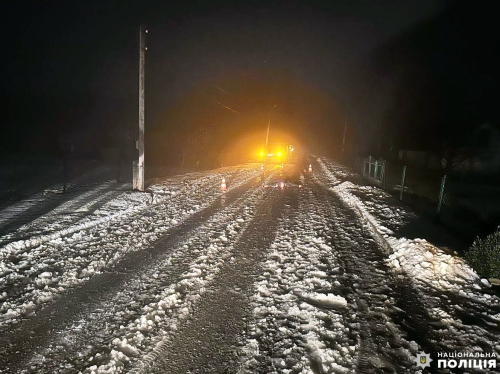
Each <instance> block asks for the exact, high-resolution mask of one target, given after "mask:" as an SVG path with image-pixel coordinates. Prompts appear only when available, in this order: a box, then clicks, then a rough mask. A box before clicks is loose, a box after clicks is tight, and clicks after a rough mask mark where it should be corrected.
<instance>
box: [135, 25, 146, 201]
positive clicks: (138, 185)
mask: <svg viewBox="0 0 500 374" xmlns="http://www.w3.org/2000/svg"><path fill="white" fill-rule="evenodd" d="M147 33H148V30H145V28H144V27H143V26H141V27H140V29H139V134H138V139H137V150H138V151H139V161H138V163H137V173H134V189H137V190H139V191H144V64H145V58H146V56H145V52H146V42H145V39H146V35H145V34H147Z"/></svg>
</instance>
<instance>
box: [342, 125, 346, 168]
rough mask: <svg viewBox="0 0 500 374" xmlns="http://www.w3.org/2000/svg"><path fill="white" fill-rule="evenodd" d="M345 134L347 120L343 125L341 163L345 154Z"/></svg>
mask: <svg viewBox="0 0 500 374" xmlns="http://www.w3.org/2000/svg"><path fill="white" fill-rule="evenodd" d="M346 132H347V118H346V120H345V124H344V136H343V137H342V162H344V153H345V134H346Z"/></svg>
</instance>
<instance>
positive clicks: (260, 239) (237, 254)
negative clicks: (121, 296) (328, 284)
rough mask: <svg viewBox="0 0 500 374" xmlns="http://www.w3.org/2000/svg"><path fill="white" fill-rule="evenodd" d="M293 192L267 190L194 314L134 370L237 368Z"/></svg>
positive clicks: (136, 372) (222, 370)
mask: <svg viewBox="0 0 500 374" xmlns="http://www.w3.org/2000/svg"><path fill="white" fill-rule="evenodd" d="M290 198H292V197H290V193H289V192H288V191H279V190H276V191H268V192H267V193H266V195H265V196H264V198H263V199H262V201H261V202H260V203H259V206H258V208H257V209H256V213H255V216H256V218H254V219H253V220H252V221H251V222H250V224H249V225H248V226H247V228H246V229H245V231H244V232H243V233H242V236H241V238H240V239H239V240H238V242H237V243H235V245H234V252H233V258H234V259H233V260H232V261H230V262H226V263H225V264H224V266H223V268H222V269H221V272H220V274H219V276H218V277H217V279H216V280H215V281H214V283H213V285H212V292H211V293H210V295H207V297H204V298H203V299H202V300H201V301H200V303H199V305H198V306H197V308H196V309H195V310H194V312H193V314H192V316H191V318H189V320H187V321H186V323H185V324H184V325H183V326H182V327H181V328H180V329H179V331H178V332H177V334H176V335H175V336H174V337H169V338H168V339H165V340H163V341H161V342H160V343H159V344H158V345H157V347H156V348H155V350H154V351H153V352H152V353H151V354H150V355H149V356H147V357H146V358H145V359H144V360H143V361H142V363H141V364H138V365H137V366H136V368H135V369H134V370H132V371H131V373H134V374H139V373H152V374H153V373H179V374H185V373H187V372H189V373H230V372H235V370H236V369H237V362H236V358H237V357H236V351H237V348H236V346H237V345H238V336H239V334H240V333H241V331H242V330H243V328H244V325H245V323H246V322H245V321H246V319H248V317H249V316H250V314H251V308H250V305H249V302H248V299H249V296H250V295H251V293H252V291H253V290H252V283H253V281H254V278H255V275H256V274H257V273H258V271H259V269H260V262H261V260H262V259H263V258H264V256H265V255H266V251H267V249H268V248H269V245H270V244H271V243H272V242H273V241H274V237H275V235H276V229H277V226H278V224H279V220H280V219H281V217H282V213H283V211H284V202H285V201H287V199H290Z"/></svg>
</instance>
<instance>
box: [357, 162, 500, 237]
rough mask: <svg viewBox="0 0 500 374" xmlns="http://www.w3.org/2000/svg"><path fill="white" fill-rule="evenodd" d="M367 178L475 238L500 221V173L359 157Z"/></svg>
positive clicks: (414, 206)
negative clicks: (474, 171) (420, 165)
mask: <svg viewBox="0 0 500 374" xmlns="http://www.w3.org/2000/svg"><path fill="white" fill-rule="evenodd" d="M353 166H354V168H355V169H356V170H357V172H358V173H359V174H360V175H361V176H362V177H363V179H364V180H365V181H366V182H367V183H369V184H372V185H375V186H378V187H380V188H382V189H384V190H386V191H387V192H389V193H390V194H392V195H393V196H394V197H395V198H397V199H399V200H401V201H403V202H404V203H406V204H408V205H410V206H412V207H413V208H415V209H416V210H417V211H421V212H425V213H426V214H427V215H429V216H432V217H433V218H434V219H436V220H439V221H440V222H441V223H443V224H445V225H446V226H449V227H450V228H452V229H453V230H454V231H458V232H459V233H460V234H462V235H463V236H464V237H467V238H468V239H470V238H472V239H473V238H475V237H476V236H477V235H480V236H482V235H486V234H488V233H491V232H492V231H494V230H496V229H497V228H498V226H499V225H500V176H499V175H495V174H490V175H486V174H484V175H481V174H465V173H464V172H463V170H462V171H458V172H457V171H452V172H448V173H446V174H445V172H444V170H443V169H429V168H422V167H419V166H415V165H411V164H404V163H402V162H398V161H390V162H389V161H387V160H384V159H376V158H374V157H372V156H368V157H363V158H361V157H358V158H357V159H356V160H355V161H354V164H353Z"/></svg>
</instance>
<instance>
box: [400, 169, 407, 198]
mask: <svg viewBox="0 0 500 374" xmlns="http://www.w3.org/2000/svg"><path fill="white" fill-rule="evenodd" d="M405 178H406V165H405V166H403V175H402V176H401V191H399V200H400V201H402V200H403V191H404V189H405Z"/></svg>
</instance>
